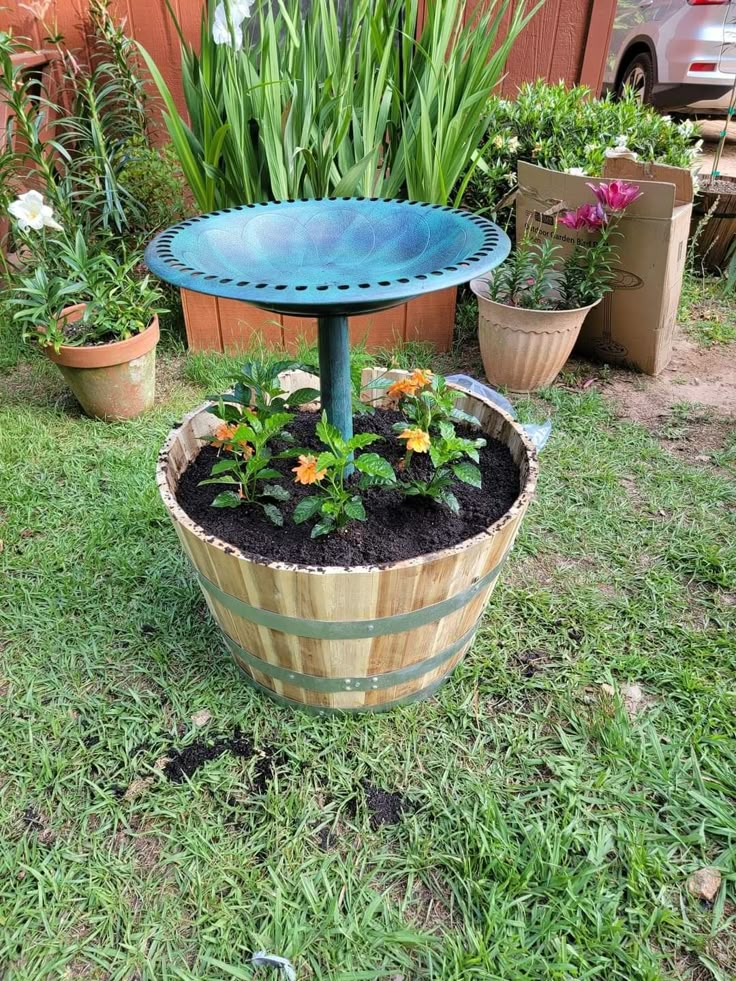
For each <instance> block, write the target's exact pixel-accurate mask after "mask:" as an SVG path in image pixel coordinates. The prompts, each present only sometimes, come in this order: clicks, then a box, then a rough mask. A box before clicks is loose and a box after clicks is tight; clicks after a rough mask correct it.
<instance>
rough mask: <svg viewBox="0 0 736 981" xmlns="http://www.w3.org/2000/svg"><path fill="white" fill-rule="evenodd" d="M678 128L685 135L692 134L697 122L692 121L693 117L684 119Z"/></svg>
mask: <svg viewBox="0 0 736 981" xmlns="http://www.w3.org/2000/svg"><path fill="white" fill-rule="evenodd" d="M677 128H678V129H679V131H680V132H681V133H683V134H684V135H685V136H690V134H691V133H692V132H694V130H695V123H694V122H693V121H692V119H683V121H682V122H681V123H680V125H679V126H678V127H677Z"/></svg>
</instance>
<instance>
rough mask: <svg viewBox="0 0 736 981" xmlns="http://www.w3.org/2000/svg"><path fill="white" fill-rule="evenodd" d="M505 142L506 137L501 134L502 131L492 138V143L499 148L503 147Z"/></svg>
mask: <svg viewBox="0 0 736 981" xmlns="http://www.w3.org/2000/svg"><path fill="white" fill-rule="evenodd" d="M504 142H505V141H504V138H503V136H501V134H500V133H499V134H498V135H497V136H494V137H493V139H492V140H491V143H493V145H494V146H495V147H496V149H497V150H500V149H501V147H502V146H503V145H504Z"/></svg>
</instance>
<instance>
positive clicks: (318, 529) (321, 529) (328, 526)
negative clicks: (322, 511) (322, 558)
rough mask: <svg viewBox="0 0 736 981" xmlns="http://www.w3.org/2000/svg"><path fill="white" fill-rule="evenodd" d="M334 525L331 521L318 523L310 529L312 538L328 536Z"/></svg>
mask: <svg viewBox="0 0 736 981" xmlns="http://www.w3.org/2000/svg"><path fill="white" fill-rule="evenodd" d="M334 528H335V525H334V522H332V521H320V523H319V524H317V525H315V526H314V528H312V535H311V537H312V538H319V536H320V535H329V533H330V532H331V531H334Z"/></svg>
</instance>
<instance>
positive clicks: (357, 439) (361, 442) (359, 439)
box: [347, 433, 383, 450]
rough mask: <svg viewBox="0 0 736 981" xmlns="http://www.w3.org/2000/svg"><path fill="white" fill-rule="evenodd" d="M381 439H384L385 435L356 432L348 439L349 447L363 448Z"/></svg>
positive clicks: (352, 448)
mask: <svg viewBox="0 0 736 981" xmlns="http://www.w3.org/2000/svg"><path fill="white" fill-rule="evenodd" d="M379 439H383V437H382V436H379V435H378V433H356V434H355V436H353V437H351V438H350V439H349V440H348V442H347V449H349V450H361V449H362V448H363V447H364V446H370V444H371V443H375V442H377V441H378V440H379Z"/></svg>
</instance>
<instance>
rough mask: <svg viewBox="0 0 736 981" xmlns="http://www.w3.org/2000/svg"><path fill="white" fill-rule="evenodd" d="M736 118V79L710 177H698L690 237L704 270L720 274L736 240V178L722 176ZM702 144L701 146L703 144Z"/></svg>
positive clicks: (725, 265) (725, 266) (726, 263)
mask: <svg viewBox="0 0 736 981" xmlns="http://www.w3.org/2000/svg"><path fill="white" fill-rule="evenodd" d="M735 118H736V78H735V79H734V83H733V88H732V89H731V98H730V101H729V106H728V110H727V112H726V118H725V119H724V121H723V129H722V130H721V131H720V133H719V134H718V135H719V139H718V146H717V147H716V152H715V155H714V157H713V164H712V166H711V170H710V174H708V175H699V176H698V196H697V198H696V201H695V206H694V207H693V220H692V225H691V229H690V235H691V238H692V240H693V244H694V251H695V254H696V255H697V257H698V259H699V260H700V262H701V263H702V266H703V268H704V269H707V270H709V271H710V272H715V273H721V272H723V271H724V270H725V269H726V268H727V265H728V256H729V250H730V248H731V243H732V242H733V241H734V238H735V237H736V177H732V176H730V175H728V174H723V173H721V170H720V167H721V159H722V157H723V151H724V149H725V146H726V137H727V136H728V123H729V120H731V119H735ZM702 142H703V141H702V140H700V143H701V144H702Z"/></svg>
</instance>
